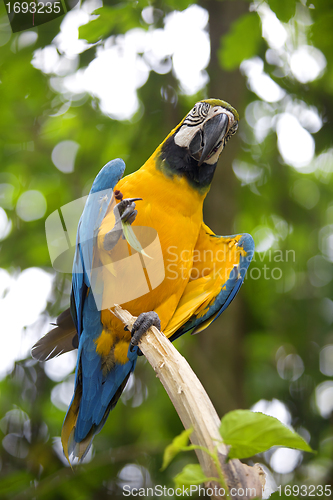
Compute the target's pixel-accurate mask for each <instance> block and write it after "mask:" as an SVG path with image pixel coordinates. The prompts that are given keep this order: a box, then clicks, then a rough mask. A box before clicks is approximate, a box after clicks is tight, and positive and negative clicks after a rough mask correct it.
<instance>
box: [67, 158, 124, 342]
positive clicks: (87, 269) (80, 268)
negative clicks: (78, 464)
mask: <svg viewBox="0 0 333 500" xmlns="http://www.w3.org/2000/svg"><path fill="white" fill-rule="evenodd" d="M124 171H125V163H124V162H123V160H121V159H120V158H118V159H116V160H112V161H110V162H109V163H107V164H106V165H105V166H104V167H103V168H102V169H101V171H100V172H99V173H98V175H97V176H96V178H95V180H94V182H93V185H92V187H91V190H90V193H89V196H88V199H87V201H86V205H85V207H84V210H83V213H82V216H81V218H80V221H79V225H78V231H77V236H76V250H75V256H74V262H73V271H72V293H71V313H72V316H73V320H74V323H75V326H76V330H77V332H78V335H79V337H80V335H81V333H82V311H83V305H84V302H85V297H86V295H87V289H88V288H89V287H90V285H91V283H90V278H91V270H92V264H93V254H94V247H95V244H96V238H97V233H98V229H99V226H100V225H101V222H102V220H103V218H104V217H105V214H106V211H107V209H108V206H109V203H110V201H111V197H112V194H113V189H114V187H115V185H116V184H117V183H118V182H119V180H120V179H121V178H122V176H123V174H124Z"/></svg>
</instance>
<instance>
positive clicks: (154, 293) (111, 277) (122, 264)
mask: <svg viewBox="0 0 333 500" xmlns="http://www.w3.org/2000/svg"><path fill="white" fill-rule="evenodd" d="M147 163H148V162H147ZM145 167H146V168H145ZM145 167H143V168H142V169H140V170H139V171H137V172H135V173H134V174H132V175H129V176H127V177H125V178H124V179H121V180H120V182H119V183H118V184H117V186H116V189H119V190H120V191H121V193H122V194H123V197H124V198H136V197H140V198H142V201H138V202H136V208H137V210H138V214H137V217H136V219H135V221H134V223H133V225H132V227H133V230H134V231H135V233H136V234H140V231H141V233H142V234H144V233H149V234H150V237H149V238H148V239H147V246H146V247H145V251H146V253H147V255H149V254H151V255H150V257H153V258H152V259H150V260H149V259H147V258H145V257H144V256H142V255H139V254H138V253H136V254H135V255H133V254H134V252H133V251H131V249H130V248H129V249H128V248H126V247H128V245H127V242H126V241H124V240H122V241H120V242H119V247H118V250H117V251H118V253H119V252H120V253H121V250H120V247H121V246H122V248H123V249H125V251H126V252H129V254H132V255H128V254H127V255H128V259H120V260H118V261H117V265H116V266H114V267H113V269H112V265H111V266H110V265H109V268H108V266H105V270H104V275H103V281H104V287H105V284H107V287H109V289H110V290H111V292H110V293H111V294H112V293H113V292H114V295H113V297H114V300H113V303H120V304H121V305H122V306H123V307H124V308H126V309H127V310H129V311H130V312H131V313H132V314H133V315H134V316H138V315H139V314H140V313H142V312H146V311H151V310H154V311H156V312H157V314H158V315H159V317H160V320H161V327H162V330H163V328H164V327H165V326H166V325H167V324H168V322H169V321H170V319H171V317H172V315H173V314H174V311H175V309H176V307H177V304H178V302H179V300H180V297H181V295H182V293H183V291H184V289H185V287H186V284H187V283H188V281H189V276H190V271H191V269H192V265H193V250H194V248H195V245H196V242H197V239H198V235H199V231H200V227H201V223H202V205H203V200H204V195H202V194H200V193H198V192H197V191H196V190H194V189H192V188H191V187H190V186H189V184H188V182H187V181H186V179H184V178H181V177H177V176H174V177H172V178H171V177H167V176H165V175H164V174H163V173H162V172H160V171H158V170H156V169H155V167H153V165H149V164H148V165H147V164H146V165H145ZM113 225H114V216H113V213H112V211H110V212H109V214H108V215H107V216H106V217H105V219H104V220H103V223H102V225H101V228H100V232H99V234H100V235H101V236H100V241H99V250H100V258H101V261H102V263H103V264H104V265H105V264H107V263H110V261H112V259H118V258H119V254H118V255H116V249H115V250H114V254H113V255H112V254H111V255H110V253H108V252H105V251H104V250H103V248H102V245H101V241H102V239H103V237H104V234H105V233H106V232H108V231H110V230H111V229H112V227H113ZM139 239H140V238H139ZM143 240H144V238H143ZM140 242H142V239H140ZM149 243H151V244H150V246H149ZM117 246H118V244H117ZM142 246H144V245H142ZM112 252H113V251H112ZM133 257H135V259H136V264H137V265H138V267H135V266H134V267H133V268H132V267H131V266H132V265H134V264H133V263H134V260H135V259H134V258H133ZM131 260H132V262H131ZM140 263H141V264H140ZM140 266H141V271H140ZM115 274H116V276H115ZM125 274H126V278H125V279H122V276H125ZM144 285H146V288H145V286H144ZM129 292H130V293H129ZM117 294H118V298H119V300H117ZM131 294H132V295H131ZM126 297H132V298H130V300H126ZM110 302H112V300H111V301H110ZM101 317H102V322H103V324H104V325H105V327H106V328H108V329H110V330H112V331H114V332H116V333H117V334H118V335H121V336H122V338H123V335H124V330H123V326H122V325H120V322H119V320H117V319H116V318H115V317H114V316H113V315H112V313H111V312H110V311H109V310H108V308H105V309H104V310H103V311H102V315H101Z"/></svg>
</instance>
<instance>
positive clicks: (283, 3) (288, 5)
mask: <svg viewBox="0 0 333 500" xmlns="http://www.w3.org/2000/svg"><path fill="white" fill-rule="evenodd" d="M267 3H268V5H269V6H270V8H271V10H272V11H273V12H275V14H276V16H277V17H278V18H279V19H280V21H282V22H283V23H287V22H288V21H289V19H291V18H292V17H293V16H294V15H295V11H296V0H267Z"/></svg>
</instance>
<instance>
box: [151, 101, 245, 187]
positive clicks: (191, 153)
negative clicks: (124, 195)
mask: <svg viewBox="0 0 333 500" xmlns="http://www.w3.org/2000/svg"><path fill="white" fill-rule="evenodd" d="M238 120H239V117H238V113H237V111H236V110H235V109H234V108H233V107H232V106H230V104H228V103H227V102H225V101H221V100H219V99H206V100H203V101H199V102H197V103H196V104H195V106H194V107H193V108H192V109H191V111H190V112H189V113H188V114H187V115H186V116H185V118H184V119H183V120H182V121H181V122H180V124H179V125H178V126H177V127H176V128H175V129H174V130H172V132H171V133H170V134H169V136H168V137H167V138H166V140H165V141H164V143H163V144H162V147H161V152H160V159H161V160H162V164H163V166H166V167H167V169H168V170H169V172H170V173H172V174H178V175H184V176H186V177H187V178H188V180H189V182H190V183H191V184H194V185H195V186H197V187H200V188H203V187H205V186H208V185H210V183H211V181H212V178H213V175H214V171H215V168H216V164H217V161H218V159H219V156H220V154H221V153H222V151H223V149H224V146H225V144H226V143H227V141H228V140H229V139H230V137H231V136H232V135H234V134H235V133H236V131H237V129H238ZM165 164H166V165H165Z"/></svg>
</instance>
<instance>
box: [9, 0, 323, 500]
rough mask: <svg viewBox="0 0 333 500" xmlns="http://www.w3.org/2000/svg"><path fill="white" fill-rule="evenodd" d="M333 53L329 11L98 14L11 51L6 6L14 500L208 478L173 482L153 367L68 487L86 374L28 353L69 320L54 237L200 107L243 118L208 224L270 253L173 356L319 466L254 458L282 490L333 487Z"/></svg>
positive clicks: (185, 8) (188, 5)
mask: <svg viewBox="0 0 333 500" xmlns="http://www.w3.org/2000/svg"><path fill="white" fill-rule="evenodd" d="M96 9H99V10H98V12H97V14H96V13H95V14H94V12H95V10H96ZM332 33H333V8H332V4H331V2H330V0H313V2H311V0H299V1H296V0H266V1H262V2H261V1H260V2H253V3H251V2H248V1H241V0H233V1H231V0H229V1H227V0H225V1H219V0H201V1H200V2H197V3H193V2H191V1H189V0H159V1H158V0H157V1H153V0H151V1H149V0H138V1H123V2H117V1H108V2H107V1H105V2H104V3H102V0H86V1H83V2H82V4H81V6H77V7H75V8H74V9H73V10H72V11H70V12H69V13H68V14H67V15H66V16H65V17H63V18H61V19H58V20H55V21H52V22H50V23H47V24H45V25H42V26H40V27H38V28H35V29H31V30H27V31H24V32H22V33H16V34H14V35H13V34H12V33H11V30H10V26H9V23H8V19H7V17H6V12H5V8H4V3H3V2H0V103H1V104H0V266H1V269H0V332H1V349H0V377H1V381H0V442H1V447H0V469H1V471H0V474H1V479H0V497H1V499H4V500H5V499H25V498H27V499H28V498H37V499H44V498H47V499H56V500H59V499H73V498H75V499H80V500H81V499H87V500H88V499H89V500H90V499H104V498H117V497H119V498H122V490H121V488H122V485H124V484H131V485H132V486H134V487H141V486H146V487H147V486H153V485H156V484H161V485H167V486H172V485H173V482H172V478H173V477H174V476H175V474H176V473H178V472H179V471H180V470H181V468H182V467H183V466H184V465H185V464H186V463H189V462H195V461H196V457H195V455H194V453H193V454H192V453H189V454H183V455H180V456H178V457H177V458H176V459H175V460H174V461H173V463H172V464H171V466H170V467H169V468H168V469H167V470H166V471H164V472H163V473H162V472H160V467H161V463H162V453H163V450H164V448H165V446H166V445H167V444H168V443H169V442H170V441H171V440H172V438H173V437H174V436H175V435H177V434H178V433H180V432H181V430H182V425H181V423H180V421H179V419H178V416H177V414H176V412H175V410H174V409H173V407H172V405H171V403H170V401H169V399H168V397H167V395H166V394H165V392H164V389H163V388H162V386H161V385H160V383H159V381H158V380H157V379H156V378H155V376H154V373H153V370H152V369H151V367H150V366H149V365H148V364H147V363H146V362H145V360H144V359H140V360H139V362H138V364H137V368H136V370H135V375H133V376H132V378H131V380H130V382H129V384H128V386H127V388H126V390H125V392H124V395H123V396H122V399H121V401H120V402H119V404H118V406H117V408H116V409H115V411H113V412H112V414H111V415H110V417H109V419H108V422H107V424H106V425H105V427H104V429H103V432H102V433H101V434H100V435H98V436H97V437H96V439H95V441H94V445H93V449H92V452H91V453H90V454H89V455H88V457H87V459H86V461H85V463H84V464H82V465H80V466H78V467H77V468H76V469H75V473H73V472H72V471H71V470H70V468H69V467H68V464H66V461H65V459H64V456H63V454H62V450H61V444H60V438H59V436H60V430H61V426H62V421H63V418H64V415H65V411H66V408H67V405H68V403H69V401H70V398H71V395H72V391H73V381H74V377H73V370H74V367H75V356H76V355H75V353H68V354H65V355H63V356H60V357H59V358H57V359H55V360H51V361H49V362H46V363H45V364H39V363H36V362H35V361H33V360H32V359H31V358H30V347H31V346H32V345H33V343H34V342H35V341H36V340H37V339H38V338H39V337H40V336H41V335H43V334H44V333H46V332H47V330H48V329H49V323H50V322H52V320H54V318H55V317H56V316H57V315H58V314H59V313H60V312H61V311H62V310H63V309H65V308H67V307H68V303H69V293H70V275H64V274H59V273H58V274H57V273H56V272H55V271H54V270H53V269H52V266H51V262H50V258H49V254H48V249H47V244H46V238H45V219H46V217H47V216H48V215H50V214H51V213H52V212H53V211H55V210H57V209H58V208H59V207H61V206H62V205H64V204H66V203H69V202H70V201H73V200H75V199H77V198H80V197H81V196H83V195H85V194H87V193H88V192H89V189H90V186H91V183H92V181H93V179H94V177H95V175H96V174H97V173H98V171H99V170H100V168H101V167H102V166H103V165H104V164H105V163H106V162H108V161H109V160H111V159H113V158H117V157H121V158H123V159H124V160H125V162H126V164H127V173H130V172H132V171H134V170H136V169H137V168H139V167H140V165H142V163H143V162H144V161H145V160H146V159H147V158H148V156H149V155H150V154H151V153H152V152H153V150H154V149H155V147H156V146H157V145H158V144H159V143H160V142H161V141H162V140H163V138H164V137H165V136H166V135H167V133H168V132H169V131H170V130H171V128H173V127H174V126H175V125H176V124H177V123H178V122H179V121H180V119H181V118H182V117H183V116H184V115H185V114H186V113H187V112H188V110H189V109H190V108H191V107H192V106H193V104H194V103H195V102H196V101H197V100H199V99H201V98H204V97H217V98H221V99H224V100H226V101H228V102H230V103H231V104H232V105H233V106H234V107H236V109H237V110H238V111H239V114H240V117H241V118H240V126H239V133H238V134H237V135H236V137H234V138H233V139H232V140H231V141H230V143H228V146H227V148H226V150H225V151H224V152H223V155H222V158H221V160H220V163H219V166H218V169H217V172H216V176H215V178H214V182H213V185H212V188H211V192H210V194H209V196H208V198H207V200H206V203H205V221H206V223H207V224H208V225H209V226H210V227H211V228H212V229H213V230H214V231H215V232H216V233H217V234H221V235H228V234H234V233H236V232H237V233H239V232H248V233H251V234H252V235H253V237H254V240H255V243H256V253H255V258H254V261H253V263H252V265H251V268H250V271H249V273H248V275H247V278H246V280H245V283H244V285H243V287H242V289H241V291H240V293H239V295H238V296H237V299H236V300H235V301H234V302H233V303H232V304H231V305H230V307H229V308H228V309H227V311H226V312H225V313H223V315H222V316H221V317H220V318H219V320H218V321H216V322H215V323H214V324H213V325H211V326H210V327H209V329H208V330H206V331H205V332H203V333H201V334H199V335H197V336H195V337H190V336H186V335H185V336H184V337H182V338H180V339H179V340H177V341H176V343H175V344H176V346H177V348H178V349H179V350H180V351H181V352H182V354H184V355H185V357H186V358H187V359H188V361H189V362H190V364H191V366H192V368H193V369H194V371H195V372H196V374H197V375H198V377H199V379H200V380H201V381H202V383H203V385H204V387H205V388H206V390H207V392H208V394H209V396H210V398H211V399H212V401H213V403H214V405H215V407H216V409H217V411H218V413H219V414H220V415H221V416H222V415H223V414H225V413H226V412H227V411H230V410H232V409H236V408H254V409H257V410H260V411H265V412H266V413H268V414H271V415H274V416H276V417H277V418H279V419H280V420H281V421H283V422H284V423H286V424H288V425H292V426H293V427H294V428H295V429H296V430H297V431H298V432H299V433H300V434H301V435H302V436H303V437H304V438H305V439H306V440H307V441H309V442H310V444H311V446H312V447H313V448H314V449H315V450H317V454H315V455H310V454H303V453H302V452H300V451H295V450H288V449H285V448H279V449H273V450H270V451H269V452H266V453H264V454H262V455H260V456H257V457H254V459H253V461H254V462H255V461H259V462H260V463H262V464H264V465H265V466H266V467H267V468H268V469H269V470H270V471H271V474H272V475H273V477H274V479H275V481H276V483H277V485H280V484H281V485H284V484H291V485H301V484H306V485H310V484H313V485H325V484H328V485H330V484H332V477H333V468H332V457H333V436H332V423H333V419H332V411H333V379H332V376H333V330H332V323H333V301H332V298H333V297H332V292H333V282H332V279H333V266H332V262H333V196H332V195H333V178H332V172H333V148H332V144H331V142H332V136H333V125H332V115H333V83H332V82H333V65H332V59H333V36H332ZM249 462H250V463H251V461H249ZM295 491H297V490H296V489H295ZM275 496H277V498H278V494H277V493H275ZM295 496H296V497H297V495H295ZM299 497H300V496H299ZM302 498H304V495H303V496H302Z"/></svg>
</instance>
